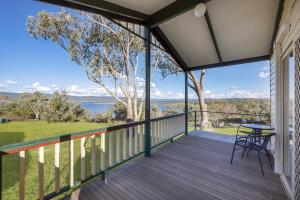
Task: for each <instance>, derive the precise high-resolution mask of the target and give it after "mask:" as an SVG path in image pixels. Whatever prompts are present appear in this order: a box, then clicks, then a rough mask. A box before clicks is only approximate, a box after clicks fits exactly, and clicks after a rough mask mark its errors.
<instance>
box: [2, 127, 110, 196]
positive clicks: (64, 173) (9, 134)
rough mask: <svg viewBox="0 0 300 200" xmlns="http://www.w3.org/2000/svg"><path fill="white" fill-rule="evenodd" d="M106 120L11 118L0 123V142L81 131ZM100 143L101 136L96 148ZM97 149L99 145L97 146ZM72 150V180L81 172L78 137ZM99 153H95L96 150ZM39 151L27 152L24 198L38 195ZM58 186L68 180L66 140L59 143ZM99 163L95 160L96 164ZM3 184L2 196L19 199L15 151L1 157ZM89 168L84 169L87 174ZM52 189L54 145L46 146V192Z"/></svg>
mask: <svg viewBox="0 0 300 200" xmlns="http://www.w3.org/2000/svg"><path fill="white" fill-rule="evenodd" d="M107 125H108V124H105V123H88V122H76V123H64V122H59V123H47V122H45V121H26V122H10V123H6V124H0V145H1V146H2V145H5V144H11V143H18V142H22V141H29V140H34V139H40V138H43V137H48V136H54V135H60V134H65V133H72V132H80V131H86V130H92V129H97V128H101V127H105V126H107ZM99 144H100V138H98V137H97V138H96V145H97V148H98V146H99ZM90 146H91V142H90V139H88V140H87V143H86V148H87V153H86V154H87V158H86V168H87V169H89V168H90V162H89V161H90V158H89V156H90ZM97 150H98V152H99V149H97ZM74 151H75V155H74V158H75V161H74V163H75V180H79V176H80V174H79V173H80V172H79V170H80V167H79V166H80V160H79V141H78V140H76V141H75V142H74ZM97 155H98V154H97ZM37 156H38V151H37V149H34V150H30V151H27V152H26V172H25V173H26V182H25V183H26V185H25V193H26V195H25V197H26V199H37V197H38V189H37V188H38V160H37ZM60 156H61V158H60V161H61V186H64V185H67V183H68V142H63V143H62V144H61V154H60ZM99 165H100V163H97V166H98V167H99ZM2 170H3V179H2V180H3V186H2V191H3V192H2V193H3V194H2V195H3V198H2V199H7V200H13V199H18V191H19V189H18V182H19V181H18V177H19V175H18V173H19V159H18V154H13V155H7V156H4V157H3V169H2ZM88 175H89V170H87V176H88ZM52 191H54V145H50V146H47V147H45V193H46V194H47V193H50V192H52Z"/></svg>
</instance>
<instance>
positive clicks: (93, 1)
mask: <svg viewBox="0 0 300 200" xmlns="http://www.w3.org/2000/svg"><path fill="white" fill-rule="evenodd" d="M37 1H41V2H46V3H50V4H55V5H59V6H64V7H69V8H73V9H77V10H83V11H86V12H92V13H95V14H101V15H103V16H105V17H108V18H111V19H117V20H122V21H126V22H131V23H136V24H141V25H145V24H146V21H148V20H149V15H146V14H144V13H141V12H138V11H135V10H132V9H129V8H125V7H122V6H119V5H116V4H113V3H110V2H107V1H104V0H37Z"/></svg>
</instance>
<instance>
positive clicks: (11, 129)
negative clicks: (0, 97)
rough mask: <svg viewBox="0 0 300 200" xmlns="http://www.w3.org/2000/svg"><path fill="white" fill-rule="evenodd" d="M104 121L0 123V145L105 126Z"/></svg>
mask: <svg viewBox="0 0 300 200" xmlns="http://www.w3.org/2000/svg"><path fill="white" fill-rule="evenodd" d="M105 126H107V124H105V123H90V122H76V123H69V122H59V123H48V122H46V121H26V122H25V121H24V122H10V123H5V124H0V146H2V145H5V144H12V143H18V142H23V141H29V140H35V139H41V138H43V137H49V136H55V135H61V134H64V133H73V132H80V131H86V130H93V129H97V128H101V127H105Z"/></svg>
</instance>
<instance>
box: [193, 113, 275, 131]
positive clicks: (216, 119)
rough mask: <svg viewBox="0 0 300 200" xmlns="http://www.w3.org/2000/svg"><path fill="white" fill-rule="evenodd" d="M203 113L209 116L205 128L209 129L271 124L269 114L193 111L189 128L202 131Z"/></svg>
mask: <svg viewBox="0 0 300 200" xmlns="http://www.w3.org/2000/svg"><path fill="white" fill-rule="evenodd" d="M201 113H206V114H207V122H206V124H205V127H209V128H226V127H236V126H238V125H240V124H241V123H262V124H270V123H271V119H270V117H271V116H270V114H268V113H259V114H255V113H254V114H253V113H229V112H215V111H191V112H189V115H188V119H189V127H190V128H191V127H193V128H194V130H197V129H201V128H202V127H203V126H202V124H201V121H202V118H201Z"/></svg>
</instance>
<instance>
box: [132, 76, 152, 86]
mask: <svg viewBox="0 0 300 200" xmlns="http://www.w3.org/2000/svg"><path fill="white" fill-rule="evenodd" d="M136 84H137V87H145V84H146V81H145V79H144V78H142V77H136ZM150 87H152V88H153V87H156V84H155V83H154V82H150Z"/></svg>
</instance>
